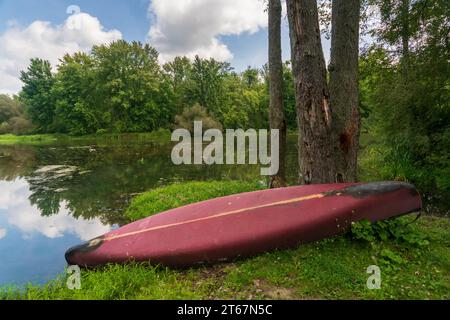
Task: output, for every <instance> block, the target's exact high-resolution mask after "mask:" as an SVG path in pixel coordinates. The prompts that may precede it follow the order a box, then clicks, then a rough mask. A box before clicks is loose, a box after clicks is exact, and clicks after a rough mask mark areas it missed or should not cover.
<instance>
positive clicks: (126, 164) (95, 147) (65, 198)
mask: <svg viewBox="0 0 450 320" xmlns="http://www.w3.org/2000/svg"><path fill="white" fill-rule="evenodd" d="M171 148H172V145H171V144H158V143H149V142H142V141H139V142H135V141H122V142H120V143H114V144H92V145H82V144H77V143H73V142H72V143H71V144H70V145H67V144H66V145H52V146H0V259H1V261H2V263H1V264H0V286H1V285H4V284H24V283H27V282H30V281H34V282H38V283H42V282H45V281H47V280H48V279H51V278H53V277H54V276H56V275H57V274H59V273H61V272H62V271H63V270H64V266H65V261H64V252H65V250H66V249H67V248H68V247H70V246H73V245H75V244H78V243H79V242H80V241H84V240H89V239H91V238H94V237H96V236H98V235H101V234H103V233H105V232H107V231H109V230H110V229H111V228H112V227H116V226H118V225H123V224H125V223H127V222H128V221H127V220H126V219H125V218H124V216H123V210H124V208H125V207H126V205H127V203H128V202H129V201H130V199H131V198H132V197H133V196H134V195H136V194H139V193H141V192H144V191H147V190H149V189H152V188H155V187H158V186H161V185H164V184H167V183H171V182H174V181H181V180H209V179H234V180H255V179H262V178H261V177H260V176H259V174H260V168H259V166H257V165H254V166H251V165H247V166H240V165H236V166H175V165H173V164H172V162H171V159H170V154H171ZM289 150H290V151H289V154H288V163H289V164H290V165H291V166H292V168H295V167H296V153H297V152H296V149H295V139H294V140H293V141H292V142H291V147H290V148H289ZM288 172H289V174H290V176H289V178H290V180H292V181H294V180H295V179H296V170H288Z"/></svg>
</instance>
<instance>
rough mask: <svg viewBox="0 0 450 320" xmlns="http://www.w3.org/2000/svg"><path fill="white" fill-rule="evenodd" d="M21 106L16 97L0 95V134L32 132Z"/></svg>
mask: <svg viewBox="0 0 450 320" xmlns="http://www.w3.org/2000/svg"><path fill="white" fill-rule="evenodd" d="M32 129H33V127H32V125H31V122H30V121H29V120H28V119H27V117H26V114H25V109H24V107H23V104H22V103H20V101H18V99H17V97H13V98H11V97H10V96H8V95H4V94H0V134H4V133H14V134H26V133H30V132H31V131H32Z"/></svg>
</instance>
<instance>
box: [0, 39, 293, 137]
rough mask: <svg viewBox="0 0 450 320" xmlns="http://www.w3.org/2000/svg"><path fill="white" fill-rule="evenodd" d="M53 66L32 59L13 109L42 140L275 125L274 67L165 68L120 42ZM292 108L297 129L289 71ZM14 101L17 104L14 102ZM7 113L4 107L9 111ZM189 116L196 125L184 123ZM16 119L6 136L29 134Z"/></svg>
mask: <svg viewBox="0 0 450 320" xmlns="http://www.w3.org/2000/svg"><path fill="white" fill-rule="evenodd" d="M52 70H53V69H52V66H51V65H50V63H49V62H48V61H45V60H42V59H37V58H36V59H32V60H31V63H30V65H29V67H28V69H27V70H25V71H23V72H22V73H21V80H22V81H23V83H24V86H23V89H22V91H21V92H20V94H19V95H18V97H16V98H15V99H14V101H8V98H7V97H6V96H4V97H3V99H4V100H5V101H7V103H5V104H4V105H5V108H8V106H10V107H11V108H13V109H17V110H20V111H21V114H23V115H24V116H27V117H28V119H29V120H30V121H31V123H32V125H33V129H32V131H33V132H35V133H66V134H70V135H84V134H93V133H106V132H113V133H124V132H144V131H153V130H157V129H159V128H168V129H171V128H173V126H174V124H175V122H176V121H180V122H189V121H188V120H193V119H200V118H205V121H210V122H211V120H213V123H214V124H216V123H217V124H218V126H220V127H223V128H250V127H251V128H266V127H267V126H268V101H269V91H268V88H267V87H268V78H267V68H266V67H263V68H261V70H258V69H252V68H250V67H249V68H248V69H247V70H245V71H244V72H242V73H240V74H238V73H236V72H234V71H233V69H232V68H231V66H230V64H229V63H226V62H219V61H216V60H214V59H201V58H199V57H196V58H195V59H194V60H193V61H191V60H189V59H188V58H186V57H177V58H175V59H174V60H173V61H172V62H169V63H166V64H164V65H162V66H160V65H159V64H158V53H157V51H156V50H155V49H154V48H152V47H151V46H149V45H148V44H142V43H139V42H131V43H128V42H126V41H123V40H121V41H116V42H113V43H111V44H109V45H101V46H94V47H93V48H92V50H91V52H90V53H76V54H73V55H66V56H64V57H63V58H62V59H61V61H60V64H59V65H58V66H57V68H56V70H57V71H56V72H52ZM284 70H285V85H286V87H287V88H288V90H286V91H285V102H286V106H287V110H288V116H289V117H290V119H291V121H290V127H291V128H292V129H293V130H294V129H295V128H296V121H295V117H296V116H295V104H294V93H293V82H292V71H291V69H290V67H289V65H288V64H285V68H284ZM10 100H11V99H10ZM2 108H3V107H2ZM183 115H184V116H189V117H191V119H185V120H186V121H184V119H183ZM15 121H16V120H14V119H12V118H11V116H9V114H8V115H6V114H5V116H4V117H2V118H0V122H2V123H4V124H3V125H2V129H1V130H2V131H3V132H7V131H8V129H9V130H11V131H15V133H20V132H21V131H22V132H23V133H26V131H29V130H30V129H31V128H30V126H29V125H28V126H25V125H24V126H22V127H20V128H18V127H17V125H16V124H15Z"/></svg>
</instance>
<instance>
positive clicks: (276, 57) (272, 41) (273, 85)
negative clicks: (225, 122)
mask: <svg viewBox="0 0 450 320" xmlns="http://www.w3.org/2000/svg"><path fill="white" fill-rule="evenodd" d="M269 76H270V80H269V87H270V127H271V129H278V130H279V131H280V141H279V144H280V156H279V161H280V169H279V171H278V174H276V175H274V176H272V177H270V187H271V188H280V187H284V186H286V169H285V168H286V120H285V117H284V107H283V61H282V54H281V1H280V0H269Z"/></svg>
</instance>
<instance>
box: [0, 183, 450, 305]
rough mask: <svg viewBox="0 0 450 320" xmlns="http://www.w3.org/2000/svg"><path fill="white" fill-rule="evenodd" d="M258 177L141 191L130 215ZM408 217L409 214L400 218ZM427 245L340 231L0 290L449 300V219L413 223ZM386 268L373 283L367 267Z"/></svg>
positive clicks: (58, 294) (9, 295) (243, 186)
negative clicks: (196, 263)
mask: <svg viewBox="0 0 450 320" xmlns="http://www.w3.org/2000/svg"><path fill="white" fill-rule="evenodd" d="M261 188H262V186H260V185H258V184H255V183H241V182H232V181H229V182H226V181H221V182H214V181H212V182H190V183H186V184H175V185H171V186H168V187H165V188H161V189H157V190H154V191H150V192H149V193H146V194H143V195H141V196H138V197H137V198H136V199H135V200H134V201H133V202H132V204H131V205H130V207H129V209H128V210H127V212H126V215H127V216H128V217H129V218H130V219H139V218H141V217H144V216H146V215H151V214H154V213H156V212H159V211H162V210H167V209H170V208H173V207H177V206H180V205H184V204H188V203H192V202H196V201H201V200H205V199H206V198H213V197H217V196H224V195H228V194H232V193H237V192H243V191H250V190H257V189H261ZM401 219H402V220H403V221H404V222H405V223H406V222H407V221H410V220H411V217H404V218H401ZM409 228H411V230H413V231H414V232H415V233H420V234H421V236H422V237H423V238H425V239H426V240H427V241H428V243H429V244H428V245H424V246H418V245H413V244H410V243H405V242H400V241H394V240H386V241H373V242H367V241H356V240H352V239H351V237H350V236H348V235H347V236H342V237H336V238H332V239H327V240H323V241H320V242H316V243H311V244H307V245H302V246H300V247H298V248H297V249H293V250H285V251H278V252H272V253H267V254H263V255H260V256H257V257H254V258H251V259H246V260H240V261H235V262H233V263H229V264H222V265H216V266H213V267H201V268H197V269H189V270H170V269H166V268H162V267H157V266H149V265H147V264H133V263H130V264H127V265H109V266H106V267H102V268H99V269H94V270H83V271H82V280H81V285H82V289H81V290H73V291H71V290H69V289H67V288H66V285H65V278H64V276H61V277H60V278H59V279H56V280H54V281H52V282H50V283H48V284H47V285H45V286H32V285H30V286H28V287H27V289H26V290H23V291H18V290H16V289H6V288H4V289H3V290H0V298H3V299H449V298H450V233H449V232H450V231H449V230H450V220H449V219H446V218H438V217H432V216H427V217H424V218H422V219H421V220H419V222H417V223H416V224H414V225H411V226H409ZM370 265H378V266H379V267H380V268H381V272H382V287H381V289H380V290H368V289H367V287H366V281H367V278H368V277H369V274H367V273H366V270H367V267H368V266H370Z"/></svg>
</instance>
